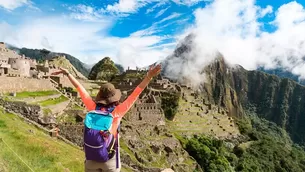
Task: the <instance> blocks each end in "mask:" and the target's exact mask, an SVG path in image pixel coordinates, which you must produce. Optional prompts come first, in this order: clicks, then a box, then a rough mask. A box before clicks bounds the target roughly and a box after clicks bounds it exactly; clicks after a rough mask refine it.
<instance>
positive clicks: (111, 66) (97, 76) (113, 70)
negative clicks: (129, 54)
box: [88, 57, 120, 81]
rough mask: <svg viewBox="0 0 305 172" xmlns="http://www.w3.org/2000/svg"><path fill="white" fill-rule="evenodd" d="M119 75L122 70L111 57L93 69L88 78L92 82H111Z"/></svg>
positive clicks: (104, 59) (101, 61)
mask: <svg viewBox="0 0 305 172" xmlns="http://www.w3.org/2000/svg"><path fill="white" fill-rule="evenodd" d="M119 73H120V70H119V69H118V68H117V65H116V64H115V63H114V62H113V61H112V60H111V59H110V58H109V57H105V58H103V59H102V60H100V61H99V62H98V63H97V64H95V65H94V66H93V67H92V68H91V71H90V73H89V76H88V78H89V79H90V80H105V81H110V80H111V78H113V77H114V76H115V75H117V74H119Z"/></svg>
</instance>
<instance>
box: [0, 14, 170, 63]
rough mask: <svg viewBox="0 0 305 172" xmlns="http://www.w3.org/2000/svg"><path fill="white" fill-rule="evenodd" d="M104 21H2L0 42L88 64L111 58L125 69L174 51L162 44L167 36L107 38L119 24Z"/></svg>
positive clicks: (62, 19) (157, 58) (47, 18)
mask: <svg viewBox="0 0 305 172" xmlns="http://www.w3.org/2000/svg"><path fill="white" fill-rule="evenodd" d="M103 21H104V22H92V21H90V22H84V21H83V22H79V21H75V20H72V19H71V18H69V17H63V16H53V17H45V18H40V19H29V20H27V21H24V22H23V23H21V24H19V25H14V26H12V25H10V24H8V23H4V22H2V23H0V40H2V41H4V42H7V43H9V44H12V45H15V46H17V47H28V48H38V49H42V48H46V49H49V50H51V51H55V52H64V53H68V54H71V55H73V56H75V57H77V58H78V59H80V60H81V61H83V62H85V63H87V64H92V63H96V62H98V61H99V60H101V59H102V58H103V57H105V56H109V57H111V58H112V59H113V60H114V61H115V62H117V63H119V64H122V65H123V66H124V67H125V68H126V67H128V66H130V67H132V68H135V67H136V66H139V67H143V66H147V65H149V64H151V63H153V62H155V61H157V60H159V59H162V58H165V57H166V55H167V54H169V53H170V51H172V49H169V47H170V48H172V47H171V46H170V45H164V46H163V45H160V42H162V41H163V40H164V39H167V37H161V36H153V35H150V36H141V35H138V36H136V35H131V36H129V37H125V38H120V37H114V36H111V35H108V34H107V30H108V29H109V28H110V27H112V26H113V24H114V23H115V22H116V21H112V20H106V19H103ZM50 23H52V24H50ZM80 33H81V34H80Z"/></svg>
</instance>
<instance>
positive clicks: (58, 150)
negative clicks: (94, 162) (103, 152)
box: [0, 110, 84, 172]
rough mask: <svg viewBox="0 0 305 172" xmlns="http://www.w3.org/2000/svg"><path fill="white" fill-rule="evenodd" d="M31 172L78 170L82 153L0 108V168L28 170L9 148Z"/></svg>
mask: <svg viewBox="0 0 305 172" xmlns="http://www.w3.org/2000/svg"><path fill="white" fill-rule="evenodd" d="M5 143H6V144H7V145H8V146H9V147H10V148H11V149H12V150H13V151H14V152H16V154H17V155H18V156H19V157H20V158H21V159H22V160H23V161H24V162H25V163H26V164H28V165H29V166H30V168H32V169H33V170H34V171H46V172H47V171H50V172H51V171H52V172H53V171H54V172H62V171H73V172H82V171H83V168H84V167H83V163H84V154H83V152H82V151H81V150H80V149H78V148H76V147H73V146H71V145H68V144H66V143H64V142H62V141H59V140H56V139H52V138H51V137H49V136H48V135H47V134H45V133H44V132H42V131H41V130H39V129H37V128H36V127H34V126H32V125H29V124H27V123H25V122H23V121H22V120H21V119H20V118H19V117H18V116H16V115H14V114H7V113H4V111H2V110H1V111H0V146H1V149H0V171H10V172H20V171H30V170H29V168H28V167H27V166H26V165H25V164H24V163H23V162H22V161H21V160H20V159H19V158H18V157H17V155H15V154H14V153H13V152H12V151H11V150H10V148H8V147H7V145H6V144H5Z"/></svg>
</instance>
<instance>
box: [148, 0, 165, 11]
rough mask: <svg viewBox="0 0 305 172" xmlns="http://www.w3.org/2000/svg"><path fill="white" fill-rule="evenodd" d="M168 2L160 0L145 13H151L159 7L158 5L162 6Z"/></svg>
mask: <svg viewBox="0 0 305 172" xmlns="http://www.w3.org/2000/svg"><path fill="white" fill-rule="evenodd" d="M167 3H168V1H167V0H163V1H160V2H158V3H156V4H155V5H154V6H152V7H150V8H148V9H147V10H146V12H145V14H149V13H151V12H153V11H155V9H157V8H158V7H161V6H163V5H165V4H167Z"/></svg>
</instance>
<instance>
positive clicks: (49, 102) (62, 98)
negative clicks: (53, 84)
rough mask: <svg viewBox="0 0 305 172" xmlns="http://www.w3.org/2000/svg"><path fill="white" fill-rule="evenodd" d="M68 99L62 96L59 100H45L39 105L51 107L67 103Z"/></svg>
mask: <svg viewBox="0 0 305 172" xmlns="http://www.w3.org/2000/svg"><path fill="white" fill-rule="evenodd" d="M67 100H68V98H67V97H65V96H63V95H61V96H59V97H57V98H54V99H53V98H52V99H47V100H43V101H40V102H38V104H40V105H41V106H50V105H56V104H59V103H62V102H65V101H67Z"/></svg>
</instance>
